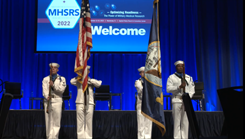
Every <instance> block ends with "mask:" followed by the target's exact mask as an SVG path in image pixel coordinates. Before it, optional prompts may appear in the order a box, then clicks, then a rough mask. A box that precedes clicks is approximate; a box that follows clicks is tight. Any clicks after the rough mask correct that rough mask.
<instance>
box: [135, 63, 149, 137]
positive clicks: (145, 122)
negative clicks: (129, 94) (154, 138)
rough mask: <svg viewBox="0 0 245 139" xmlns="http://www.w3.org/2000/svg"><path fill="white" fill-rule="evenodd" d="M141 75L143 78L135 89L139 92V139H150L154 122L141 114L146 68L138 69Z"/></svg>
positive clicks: (137, 81) (136, 83) (136, 84)
mask: <svg viewBox="0 0 245 139" xmlns="http://www.w3.org/2000/svg"><path fill="white" fill-rule="evenodd" d="M138 71H139V74H140V76H141V78H140V79H138V80H136V81H135V84H134V86H135V88H136V90H137V93H138V95H137V103H136V110H137V123H138V139H150V138H151V132H152V121H151V120H149V119H147V118H146V117H145V116H143V115H142V114H141V103H142V93H143V80H142V78H144V76H145V67H141V68H139V69H138Z"/></svg>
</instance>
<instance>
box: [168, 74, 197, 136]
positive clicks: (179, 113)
mask: <svg viewBox="0 0 245 139" xmlns="http://www.w3.org/2000/svg"><path fill="white" fill-rule="evenodd" d="M185 80H186V82H187V83H186V87H185V92H186V93H189V96H190V98H192V96H193V94H194V93H195V90H194V88H195V85H194V83H193V80H192V77H191V76H189V75H187V74H185ZM180 85H181V78H180V75H178V74H177V73H175V74H172V75H170V76H169V77H168V80H167V92H168V93H172V99H171V100H172V115H173V121H174V135H173V137H174V139H188V129H189V122H188V118H187V115H186V112H185V109H184V105H183V100H182V95H183V89H182V88H181V89H179V86H180Z"/></svg>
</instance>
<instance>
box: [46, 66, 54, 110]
mask: <svg viewBox="0 0 245 139" xmlns="http://www.w3.org/2000/svg"><path fill="white" fill-rule="evenodd" d="M52 68H53V66H52V64H51V68H50V75H49V78H50V79H49V82H50V81H52ZM48 96H49V99H48V104H47V109H46V112H47V113H49V111H48V108H49V105H50V101H51V86H50V85H49V93H48Z"/></svg>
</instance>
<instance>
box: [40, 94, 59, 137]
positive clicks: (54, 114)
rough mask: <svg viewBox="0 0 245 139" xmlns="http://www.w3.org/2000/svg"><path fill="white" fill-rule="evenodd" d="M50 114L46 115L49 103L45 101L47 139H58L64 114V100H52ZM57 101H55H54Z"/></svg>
mask: <svg viewBox="0 0 245 139" xmlns="http://www.w3.org/2000/svg"><path fill="white" fill-rule="evenodd" d="M52 99H53V100H52V101H51V102H50V105H49V114H47V113H46V109H47V101H44V113H45V126H46V137H47V139H58V137H59V131H60V122H61V114H62V102H63V101H62V98H52ZM54 99H55V100H54Z"/></svg>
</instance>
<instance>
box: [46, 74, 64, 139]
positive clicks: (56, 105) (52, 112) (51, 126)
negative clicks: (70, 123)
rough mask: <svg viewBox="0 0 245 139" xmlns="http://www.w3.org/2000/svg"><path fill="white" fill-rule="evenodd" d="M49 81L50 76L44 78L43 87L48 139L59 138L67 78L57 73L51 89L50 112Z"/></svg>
mask: <svg viewBox="0 0 245 139" xmlns="http://www.w3.org/2000/svg"><path fill="white" fill-rule="evenodd" d="M49 82H50V76H47V77H45V78H43V81H42V89H43V96H44V113H45V125H46V137H47V139H58V137H59V130H60V121H61V114H62V113H61V112H62V103H63V100H62V96H63V93H64V91H65V88H66V79H65V78H64V77H62V76H60V75H58V74H57V77H56V79H55V81H54V84H53V88H52V89H51V94H52V95H51V101H50V105H49V114H48V113H46V110H47V97H48V95H49Z"/></svg>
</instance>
